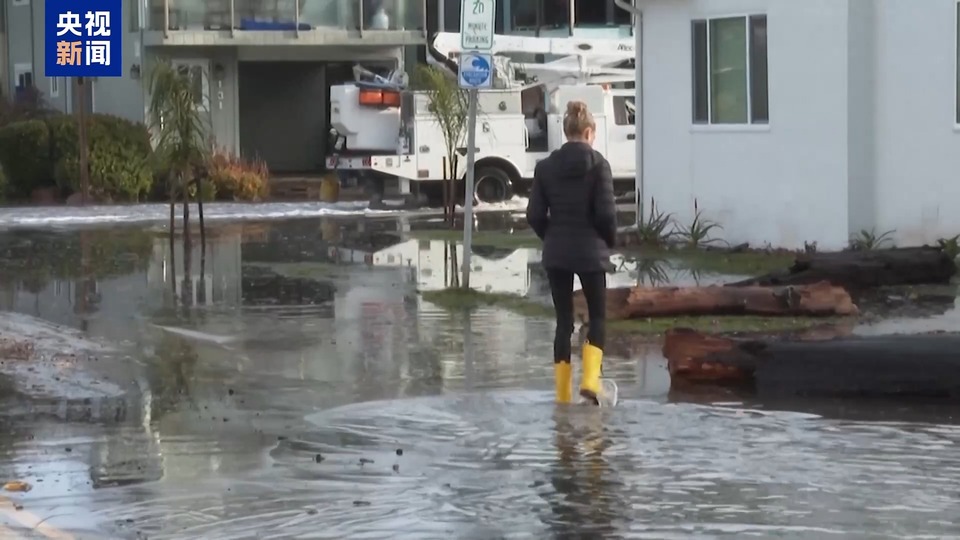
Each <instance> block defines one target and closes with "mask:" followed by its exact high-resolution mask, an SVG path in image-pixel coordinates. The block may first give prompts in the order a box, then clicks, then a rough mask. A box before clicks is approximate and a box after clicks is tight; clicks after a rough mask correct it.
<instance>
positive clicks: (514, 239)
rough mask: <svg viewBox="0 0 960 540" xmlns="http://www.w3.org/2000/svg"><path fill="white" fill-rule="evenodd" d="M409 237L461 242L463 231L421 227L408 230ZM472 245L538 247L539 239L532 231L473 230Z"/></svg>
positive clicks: (514, 247) (513, 247) (509, 247)
mask: <svg viewBox="0 0 960 540" xmlns="http://www.w3.org/2000/svg"><path fill="white" fill-rule="evenodd" d="M408 235H409V237H410V238H414V239H416V240H440V241H443V242H463V231H462V230H452V229H421V230H418V231H410V232H409V233H408ZM473 245H474V246H487V247H495V248H507V249H518V248H534V247H540V239H539V238H537V235H535V234H533V231H517V232H514V233H510V232H507V231H473Z"/></svg>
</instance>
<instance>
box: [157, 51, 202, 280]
mask: <svg viewBox="0 0 960 540" xmlns="http://www.w3.org/2000/svg"><path fill="white" fill-rule="evenodd" d="M197 99H203V96H197V95H196V90H195V89H194V86H193V80H192V79H191V76H190V72H189V70H188V69H187V68H186V67H175V66H173V65H172V64H171V63H170V62H169V61H168V60H163V59H162V60H160V61H158V62H157V64H156V65H155V66H154V67H153V70H152V71H151V74H150V105H149V109H148V110H149V116H150V118H149V124H150V128H151V130H152V131H153V133H154V136H155V137H156V153H155V154H156V156H157V158H158V159H159V160H160V163H161V164H163V166H162V168H161V170H162V171H163V173H164V175H165V176H166V178H167V188H168V190H169V194H170V241H171V249H172V243H173V232H174V210H175V206H176V199H177V194H178V189H179V194H180V195H181V196H182V197H183V229H184V270H185V273H186V274H187V275H186V276H185V280H188V279H189V274H190V270H189V267H190V250H191V247H190V228H189V220H190V184H191V183H192V182H193V181H194V171H196V170H197V169H198V168H201V166H202V164H203V163H204V162H205V160H206V158H207V156H208V154H209V148H208V145H207V142H206V134H207V130H206V126H205V125H204V121H203V115H202V114H201V113H200V111H199V110H198V108H197V106H196V103H197ZM201 182H202V178H199V177H198V178H196V184H197V189H196V192H197V194H198V198H197V200H198V210H199V215H200V244H201V252H202V253H203V254H206V235H205V231H204V224H203V201H202V200H201V197H202V196H201V193H202V192H203V189H202V185H201ZM202 263H203V260H202V258H201V265H202ZM202 272H203V269H201V273H202ZM185 283H186V282H185ZM183 293H184V295H185V297H186V296H187V295H188V294H190V293H189V291H183Z"/></svg>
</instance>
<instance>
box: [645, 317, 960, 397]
mask: <svg viewBox="0 0 960 540" xmlns="http://www.w3.org/2000/svg"><path fill="white" fill-rule="evenodd" d="M663 355H664V357H666V359H667V367H668V369H669V371H670V378H671V383H673V384H680V385H684V384H686V385H689V384H700V385H702V384H707V385H718V386H732V387H739V388H744V389H749V390H751V391H753V392H756V393H758V394H761V395H769V396H788V395H805V396H813V395H815V396H831V397H922V398H940V399H943V398H948V399H953V400H960V333H953V334H918V335H895V336H858V337H842V338H834V339H821V340H818V339H814V340H808V341H784V340H776V339H766V340H756V339H752V340H751V339H734V338H726V337H720V336H710V335H705V334H700V333H698V332H696V331H694V330H690V329H686V328H677V329H673V330H670V331H668V332H667V334H666V338H665V340H664V344H663Z"/></svg>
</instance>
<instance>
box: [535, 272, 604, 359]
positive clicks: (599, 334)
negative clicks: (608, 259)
mask: <svg viewBox="0 0 960 540" xmlns="http://www.w3.org/2000/svg"><path fill="white" fill-rule="evenodd" d="M576 275H577V276H578V277H579V278H580V287H581V288H582V289H583V295H584V297H585V298H586V300H587V312H588V314H589V316H590V325H589V327H588V329H587V341H589V342H590V344H591V345H593V346H594V347H597V348H598V349H601V350H602V349H603V344H604V338H605V337H606V315H607V305H606V304H607V274H606V272H603V271H600V272H587V273H577V274H576ZM573 276H574V272H569V271H567V270H557V269H549V268H548V269H547V279H548V280H549V281H550V293H551V294H552V295H553V308H554V310H555V311H556V312H557V333H556V335H555V337H554V339H553V361H554V362H569V361H570V355H571V350H570V338H571V337H573Z"/></svg>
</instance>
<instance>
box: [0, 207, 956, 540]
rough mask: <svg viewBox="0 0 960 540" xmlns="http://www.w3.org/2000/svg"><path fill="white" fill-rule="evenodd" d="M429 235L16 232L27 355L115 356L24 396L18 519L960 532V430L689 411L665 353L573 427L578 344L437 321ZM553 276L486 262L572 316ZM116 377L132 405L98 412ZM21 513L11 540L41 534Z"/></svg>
mask: <svg viewBox="0 0 960 540" xmlns="http://www.w3.org/2000/svg"><path fill="white" fill-rule="evenodd" d="M422 219H423V218H417V217H410V216H407V217H402V218H397V217H390V216H387V217H383V216H377V217H367V218H365V219H358V218H352V217H351V218H336V217H331V216H325V217H323V218H317V219H314V218H303V219H298V220H290V221H272V222H256V223H253V222H251V223H239V224H225V223H219V224H214V225H212V226H211V227H210V229H209V231H208V239H207V245H206V250H205V251H204V250H202V249H201V246H200V242H199V237H198V236H197V235H193V236H192V243H191V245H190V246H189V248H188V249H185V247H184V246H185V244H184V239H183V238H182V237H181V236H176V237H174V241H173V250H172V252H171V248H170V246H171V244H170V239H169V237H168V236H166V235H164V234H158V233H157V232H156V231H154V230H151V229H145V228H140V227H126V228H118V227H111V229H110V230H103V231H100V230H95V229H83V230H71V231H59V232H58V231H50V230H45V231H38V230H33V231H26V230H20V231H17V232H15V233H7V234H0V255H4V256H3V257H0V260H3V262H2V264H0V309H3V310H6V312H5V313H3V314H2V316H0V335H2V334H6V333H9V334H11V335H13V334H18V335H29V336H32V337H33V338H34V339H35V340H37V341H38V342H42V343H46V344H47V346H48V347H51V348H54V349H57V350H60V351H71V354H77V355H78V356H82V355H83V354H88V355H90V356H92V357H95V358H97V360H91V361H90V362H89V363H87V364H83V365H82V367H83V369H79V370H74V371H66V372H64V373H65V374H64V375H63V376H60V375H58V376H60V378H61V380H60V381H58V382H59V383H61V384H62V385H64V386H63V387H57V388H53V389H49V388H48V389H46V390H44V392H39V391H38V392H35V393H34V394H30V393H29V392H27V393H26V394H25V395H18V396H13V395H12V394H13V392H11V389H16V390H17V391H20V390H22V389H23V387H22V386H21V385H23V384H24V380H27V378H26V375H24V374H23V373H20V372H17V371H9V370H7V371H3V370H0V430H2V432H3V433H4V434H8V435H7V436H5V437H2V438H0V478H9V479H17V480H23V481H27V482H30V483H31V484H32V485H33V486H34V489H33V490H31V491H30V492H28V493H22V494H7V495H6V496H7V497H8V498H10V499H11V500H15V502H16V503H17V504H22V505H23V506H24V511H25V512H30V513H31V515H34V516H36V517H37V519H38V520H40V519H43V520H45V521H44V523H45V524H46V525H48V526H50V527H56V528H60V529H63V530H67V531H70V532H72V533H74V535H75V536H76V537H78V538H84V537H87V536H89V537H109V538H137V537H138V535H140V537H141V538H142V537H143V536H147V537H150V538H168V539H194V538H207V539H219V538H225V539H226V538H245V537H257V538H291V537H316V536H317V534H318V531H322V534H323V535H326V536H329V537H337V538H348V537H384V536H390V537H391V538H393V537H396V538H433V537H445V538H446V537H457V538H492V537H493V538H496V537H511V538H513V537H516V538H541V537H549V536H564V535H570V534H576V535H586V536H591V535H592V536H603V535H606V536H623V537H634V538H693V537H705V536H706V537H713V536H727V535H736V536H747V535H753V536H760V537H787V538H811V537H813V538H828V537H831V536H835V535H841V534H845V535H852V536H854V537H884V535H886V537H889V538H911V537H919V535H928V536H931V537H943V536H944V535H947V534H952V533H954V532H955V531H956V530H958V529H960V522H958V521H957V520H956V519H954V518H953V517H952V514H951V513H950V511H949V510H951V509H952V508H953V506H955V502H956V500H955V494H954V491H955V489H954V487H955V486H956V484H957V482H958V481H960V461H958V458H957V457H956V455H955V454H956V452H955V449H954V447H955V446H956V444H957V443H958V442H960V431H958V428H957V427H955V426H954V424H955V423H956V422H955V420H954V418H953V416H952V414H951V413H949V411H948V412H947V413H944V414H940V413H943V411H940V412H939V413H937V414H935V413H934V412H932V411H929V412H924V413H923V414H915V415H912V416H911V415H907V416H904V411H903V410H900V409H898V408H897V407H895V406H891V408H890V409H883V408H881V407H877V406H871V405H870V404H867V405H860V404H856V403H849V402H838V403H819V404H818V403H813V404H812V405H811V403H810V402H806V403H804V404H792V403H784V404H773V403H744V402H742V401H740V400H738V399H737V398H736V397H734V396H728V395H707V396H691V395H682V394H678V393H677V392H676V390H673V391H671V389H670V381H669V376H668V374H667V372H666V369H665V367H664V362H663V359H662V358H661V357H660V354H659V351H658V347H657V345H656V344H650V343H647V344H639V345H636V346H631V347H616V348H613V349H612V350H611V351H609V352H610V354H609V355H608V358H607V359H606V361H605V364H604V370H605V375H606V376H608V377H610V378H613V379H615V380H616V381H617V383H618V385H619V388H620V397H621V403H622V405H621V406H619V407H617V408H616V409H612V410H607V411H602V412H598V411H597V410H594V409H577V408H569V410H566V411H561V412H560V413H558V412H557V411H556V410H555V407H554V406H553V404H552V403H551V396H552V381H551V377H552V365H551V363H550V362H549V357H550V354H549V351H550V349H551V346H552V341H553V323H552V322H551V321H549V320H540V319H529V318H526V317H524V316H522V315H519V314H516V313H512V312H508V311H504V310H502V309H497V308H486V309H480V310H477V311H475V312H473V313H471V314H469V315H468V314H450V313H448V312H445V311H442V310H440V309H438V308H436V307H434V306H431V305H430V304H429V303H428V302H424V301H423V300H422V298H421V297H420V296H419V295H418V294H417V291H418V290H431V289H439V288H443V287H445V286H447V284H448V283H449V280H450V279H451V276H452V274H453V273H452V272H450V268H449V254H450V253H451V252H452V251H454V250H455V251H457V252H458V257H459V256H462V254H461V253H459V252H460V251H462V250H461V249H459V248H458V245H457V243H456V242H447V241H443V240H419V239H415V238H413V239H411V238H410V232H411V230H416V229H417V228H418V227H429V226H433V225H432V224H431V223H424V222H423V221H422ZM478 219H482V220H487V221H485V225H484V227H486V226H489V227H494V226H504V227H509V226H511V225H510V224H511V223H515V222H516V217H515V216H514V217H511V216H509V215H502V214H492V213H491V214H488V215H486V216H482V217H479V218H478ZM498 220H499V221H498ZM187 255H188V256H187ZM538 261H539V251H538V249H537V248H536V247H521V248H510V249H499V248H494V249H487V250H483V249H481V250H478V251H477V253H476V254H475V256H474V257H473V263H474V269H473V281H474V284H475V285H477V286H479V287H481V288H484V289H487V290H490V291H492V292H503V293H512V294H522V295H526V296H528V297H530V298H534V299H536V298H542V299H546V298H547V296H546V295H547V294H548V293H547V292H546V282H545V277H544V276H543V273H542V270H541V269H540V266H539V263H538ZM614 262H615V264H616V265H617V271H616V273H615V274H613V275H612V276H611V284H614V285H620V284H622V285H627V284H636V283H644V282H646V283H649V282H650V279H651V277H650V273H651V272H653V271H652V270H651V269H650V268H651V267H656V269H657V270H656V271H655V272H654V273H655V274H656V275H657V276H663V275H665V276H666V279H667V281H668V282H669V283H672V284H697V283H699V284H701V285H703V284H709V283H713V282H718V281H724V280H725V279H726V278H725V277H724V276H720V275H715V274H709V273H702V274H697V275H696V276H694V275H692V273H691V272H690V271H689V270H685V269H684V268H683V265H682V264H680V262H678V261H643V260H641V261H629V260H617V261H614ZM645 280H646V281H645ZM954 313H955V312H954V311H953V310H952V309H950V310H947V313H946V314H945V315H939V316H937V317H933V318H932V319H928V320H927V322H925V323H923V324H925V325H937V324H939V325H941V326H949V325H951V324H955V317H956V316H955V315H954ZM938 317H939V318H938ZM930 321H934V322H930ZM890 324H892V323H890ZM918 324H919V323H918ZM899 327H900V328H902V327H903V326H899ZM872 328H878V327H876V326H875V327H872ZM889 328H893V326H891V327H889ZM863 331H867V330H863ZM28 367H30V366H28ZM33 367H36V366H33ZM84 377H86V379H85V378H84ZM90 379H92V380H94V381H97V382H98V383H99V384H98V385H94V386H101V387H102V386H107V383H110V384H113V385H115V387H116V389H115V391H113V392H100V393H99V394H96V395H94V394H89V395H88V394H83V393H81V390H83V389H84V388H88V387H89V386H91V385H88V383H87V381H88V380H90ZM31 388H32V387H31ZM28 390H29V388H28ZM70 392H73V394H71V393H70ZM64 396H65V397H64ZM901 409H902V408H901ZM865 411H869V414H866V413H865ZM398 450H401V452H400V453H399V454H398V452H397V451H398ZM931 470H936V471H937V474H936V475H933V476H931V475H930V473H929V471H931ZM625 509H626V510H627V511H625ZM11 515H13V514H9V513H4V511H0V527H7V528H11V529H12V530H15V531H18V532H19V531H21V530H23V526H22V523H20V522H18V521H16V520H13V519H12V518H11V517H10V516H11ZM22 515H25V514H22ZM0 530H3V529H2V528H0Z"/></svg>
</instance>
